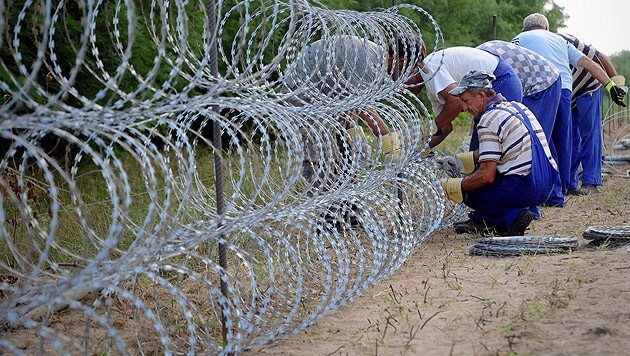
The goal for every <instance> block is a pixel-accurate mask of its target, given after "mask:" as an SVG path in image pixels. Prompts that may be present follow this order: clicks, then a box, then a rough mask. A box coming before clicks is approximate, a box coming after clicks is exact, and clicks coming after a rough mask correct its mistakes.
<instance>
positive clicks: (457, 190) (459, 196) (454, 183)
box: [440, 178, 464, 204]
mask: <svg viewBox="0 0 630 356" xmlns="http://www.w3.org/2000/svg"><path fill="white" fill-rule="evenodd" d="M463 180H464V179H463V178H449V179H448V180H447V179H443V180H442V181H440V184H441V185H442V189H444V193H446V197H447V198H449V199H450V200H452V201H454V202H456V203H458V204H461V203H462V202H463V201H464V195H463V193H462V181H463Z"/></svg>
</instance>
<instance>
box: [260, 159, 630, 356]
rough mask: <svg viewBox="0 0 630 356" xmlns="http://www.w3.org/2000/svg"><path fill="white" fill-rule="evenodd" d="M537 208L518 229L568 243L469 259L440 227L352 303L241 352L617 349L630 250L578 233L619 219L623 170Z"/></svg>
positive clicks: (625, 196)
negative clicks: (565, 249)
mask: <svg viewBox="0 0 630 356" xmlns="http://www.w3.org/2000/svg"><path fill="white" fill-rule="evenodd" d="M626 167H627V166H626ZM619 168H624V167H619ZM615 170H616V172H617V173H618V172H619V171H620V170H619V169H618V168H616V169H615ZM621 171H623V170H621ZM542 213H543V218H542V219H540V220H538V221H534V222H533V223H532V225H531V226H530V228H529V230H528V231H527V232H526V235H549V234H560V235H565V236H576V237H579V240H580V241H579V242H580V247H579V248H577V249H576V250H573V251H570V252H569V253H565V254H538V255H524V256H518V257H509V258H498V257H483V256H470V255H469V252H468V249H469V246H471V245H472V244H473V243H474V240H475V238H477V237H478V236H473V235H465V234H464V235H457V234H455V232H454V231H453V230H452V229H448V230H445V231H443V232H442V233H440V234H438V235H435V236H432V237H431V238H429V239H428V240H427V241H425V243H424V244H423V245H422V247H421V248H420V249H419V250H418V251H417V252H416V253H415V254H414V255H412V256H411V257H410V258H409V260H408V261H407V262H406V263H405V265H404V266H403V267H402V268H401V269H400V270H398V271H397V272H396V273H395V274H394V275H392V276H391V277H390V278H388V279H386V280H384V281H382V282H381V283H378V284H376V285H374V286H372V287H371V288H369V289H368V290H366V292H365V293H364V294H363V296H362V297H360V298H357V299H356V300H355V301H354V302H353V303H352V304H350V305H347V306H345V307H343V308H341V309H340V310H337V311H335V312H333V313H331V314H329V315H327V316H325V317H323V318H322V319H320V320H319V321H318V322H317V323H316V324H315V325H313V326H312V327H310V328H308V329H306V330H304V331H302V332H301V333H300V334H298V335H295V336H293V337H291V338H288V339H284V340H278V341H277V342H276V343H275V344H273V345H266V346H263V347H259V348H256V349H254V350H252V353H256V354H259V353H264V354H290V355H333V354H339V355H346V354H349V355H377V354H381V355H397V354H407V355H415V354H427V355H449V354H452V355H494V354H500V355H504V354H525V355H527V354H553V355H594V354H597V355H622V354H626V355H627V354H628V350H630V247H628V246H627V245H624V246H611V245H606V244H604V245H601V244H600V245H599V246H595V245H593V244H592V243H589V241H588V240H585V239H584V238H583V237H582V232H583V231H584V230H585V229H586V228H588V227H589V226H591V225H610V226H613V225H630V179H628V176H627V173H626V174H625V176H624V175H620V174H617V175H616V176H614V177H609V178H607V179H606V180H605V182H604V187H603V188H602V189H601V190H600V193H598V194H591V195H588V196H579V197H570V198H568V199H567V202H566V205H565V207H563V208H543V211H542Z"/></svg>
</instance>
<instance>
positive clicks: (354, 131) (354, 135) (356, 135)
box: [346, 125, 367, 142]
mask: <svg viewBox="0 0 630 356" xmlns="http://www.w3.org/2000/svg"><path fill="white" fill-rule="evenodd" d="M346 134H347V135H348V136H349V137H350V141H351V142H365V141H367V135H366V134H365V131H364V130H363V127H361V126H359V125H356V126H353V127H351V128H349V129H347V130H346Z"/></svg>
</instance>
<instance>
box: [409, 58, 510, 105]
mask: <svg viewBox="0 0 630 356" xmlns="http://www.w3.org/2000/svg"><path fill="white" fill-rule="evenodd" d="M440 63H442V66H441V67H440ZM424 64H425V69H424V70H422V71H421V73H422V78H423V79H424V80H425V81H426V80H428V79H430V80H429V81H427V82H426V83H425V85H426V89H427V96H428V98H429V100H430V101H431V106H432V107H433V112H434V113H435V114H436V115H439V114H440V113H441V112H442V109H443V108H444V104H445V103H446V102H445V100H444V99H442V97H441V96H439V95H438V93H439V92H441V91H442V90H444V89H446V87H448V86H449V85H451V84H453V83H459V81H460V80H461V79H462V78H463V77H464V75H465V74H466V73H468V72H470V71H471V70H484V71H486V72H488V73H493V72H494V71H495V69H497V65H498V64H499V58H498V57H496V56H494V55H492V54H490V53H488V52H486V51H482V50H480V49H477V48H472V47H450V48H445V49H443V50H441V51H437V52H433V53H431V54H430V55H429V56H427V58H425V60H424ZM438 69H439V70H438ZM434 74H435V75H434Z"/></svg>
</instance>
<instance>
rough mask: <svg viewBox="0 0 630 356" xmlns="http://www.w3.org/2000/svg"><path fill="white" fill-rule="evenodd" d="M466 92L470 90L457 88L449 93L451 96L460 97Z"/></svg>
mask: <svg viewBox="0 0 630 356" xmlns="http://www.w3.org/2000/svg"><path fill="white" fill-rule="evenodd" d="M466 90H468V88H465V87H455V88H453V89H451V90H450V91H449V92H448V93H449V94H451V95H455V96H458V95H459V94H461V93H463V92H465V91H466Z"/></svg>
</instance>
